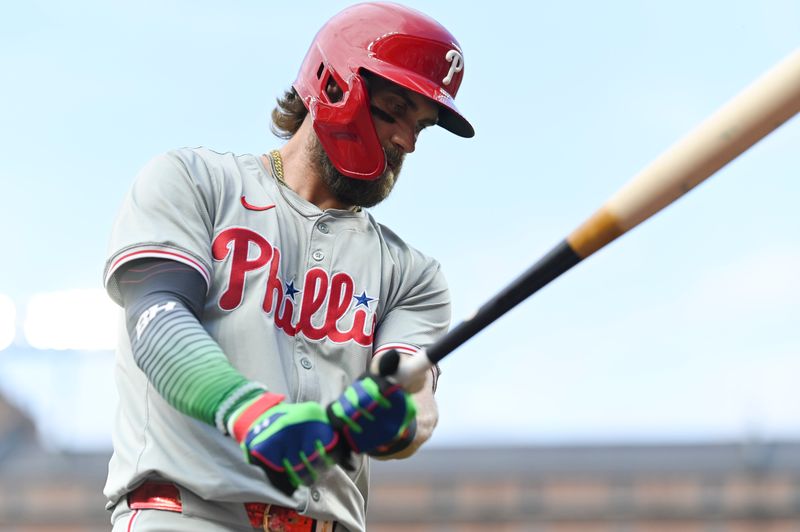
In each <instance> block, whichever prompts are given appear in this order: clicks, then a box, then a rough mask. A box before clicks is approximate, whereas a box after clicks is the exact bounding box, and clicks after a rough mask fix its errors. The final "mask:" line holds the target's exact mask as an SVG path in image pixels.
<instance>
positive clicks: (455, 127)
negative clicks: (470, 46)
mask: <svg viewBox="0 0 800 532" xmlns="http://www.w3.org/2000/svg"><path fill="white" fill-rule="evenodd" d="M376 62H379V63H380V66H379V68H378V67H376V68H374V69H372V68H369V66H366V67H363V68H364V69H365V70H367V71H369V72H370V73H371V74H373V75H375V76H378V77H381V78H384V79H387V80H389V81H391V82H392V83H396V84H397V85H400V86H401V87H404V88H406V89H408V90H410V91H413V92H416V93H417V94H419V95H421V96H424V97H426V98H428V99H429V100H432V101H433V102H434V103H436V104H437V105H438V106H439V120H438V121H437V124H438V125H439V126H441V127H443V128H444V129H446V130H447V131H449V132H451V133H453V134H455V135H458V136H459V137H464V138H471V137H474V136H475V129H474V128H473V127H472V124H470V123H469V121H468V120H467V119H466V118H464V116H463V115H462V114H461V112H460V111H459V110H458V107H456V103H455V101H454V100H453V97H452V96H451V95H450V94H449V93H448V92H447V91H445V90H443V89H442V88H441V87H440V86H439V85H437V84H435V83H432V82H431V81H430V80H429V79H428V78H426V77H424V76H421V75H419V74H416V73H414V72H411V71H409V70H406V69H404V68H400V67H396V66H394V65H391V64H389V63H386V62H383V61H377V60H376Z"/></svg>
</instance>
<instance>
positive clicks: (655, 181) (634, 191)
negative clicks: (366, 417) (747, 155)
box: [378, 49, 800, 389]
mask: <svg viewBox="0 0 800 532" xmlns="http://www.w3.org/2000/svg"><path fill="white" fill-rule="evenodd" d="M798 111H800V49H797V50H795V51H794V52H793V53H792V54H790V55H789V56H788V57H787V58H785V59H784V60H783V61H781V62H780V63H779V64H777V65H776V66H775V67H773V68H772V69H771V70H770V71H768V72H767V73H766V74H764V75H763V76H762V77H761V78H759V79H757V80H756V81H755V82H753V83H752V84H751V85H750V86H749V87H747V88H746V89H745V90H743V91H742V92H741V93H740V94H738V95H737V96H735V97H734V98H733V99H732V100H731V101H729V102H728V103H727V104H725V105H724V106H723V107H722V108H720V109H719V110H718V111H716V112H715V113H714V114H713V115H712V116H710V117H709V118H708V119H706V120H705V121H704V122H703V123H701V124H700V125H699V126H697V127H696V128H695V129H694V130H692V131H691V132H690V133H689V134H687V135H686V136H685V137H683V138H682V139H680V140H679V141H678V142H677V143H676V144H674V145H673V146H672V147H671V148H669V149H668V150H667V151H665V152H664V153H663V154H661V155H660V156H659V157H658V158H657V159H656V160H654V161H653V162H652V163H651V164H650V165H648V166H647V167H645V168H644V169H643V170H642V171H641V172H639V173H638V174H637V175H636V176H634V177H633V179H631V180H630V181H629V182H628V183H627V184H626V185H625V186H624V187H622V188H621V189H620V190H619V191H617V192H616V193H615V194H614V195H613V196H612V197H611V198H610V199H608V200H607V201H606V202H605V203H604V204H603V205H602V206H601V207H600V208H599V209H598V210H597V211H596V212H595V213H594V214H593V215H592V216H590V217H589V218H588V219H587V220H585V221H584V222H583V223H582V224H581V225H580V226H578V228H577V229H575V230H574V231H573V232H572V233H570V234H569V236H567V237H566V238H565V239H564V240H563V241H561V242H560V243H559V244H558V245H556V246H555V247H553V249H551V250H550V251H549V252H548V253H547V254H546V255H545V256H544V257H542V258H541V259H540V260H539V261H538V262H536V263H535V264H534V265H533V266H531V267H530V268H529V269H528V270H526V271H525V272H524V273H523V274H522V275H520V276H519V277H518V278H517V279H515V280H514V281H513V282H512V283H511V284H509V285H508V286H507V287H505V288H504V289H503V290H501V291H500V292H499V293H498V294H497V295H495V296H494V297H493V298H492V299H490V300H489V301H488V302H486V303H485V304H484V305H483V306H481V307H480V308H479V309H478V311H477V312H475V313H474V314H473V315H472V317H470V318H468V319H467V320H465V321H463V322H461V323H460V324H459V325H457V326H456V327H454V328H453V329H451V330H450V331H449V332H448V333H447V334H445V335H444V336H443V337H442V338H441V339H439V340H438V341H437V342H435V343H433V344H432V345H430V346H429V347H428V348H427V349H424V350H423V351H421V352H420V353H418V354H417V356H414V357H403V358H402V360H398V359H399V357H398V356H395V357H390V358H388V359H386V360H385V361H383V360H381V361H380V362H379V368H378V371H379V372H380V373H381V374H382V375H387V376H392V378H393V379H395V380H396V381H397V382H399V383H400V384H402V385H403V386H405V387H406V388H407V389H413V388H417V387H418V385H411V383H418V382H419V381H420V376H421V375H423V374H424V372H425V371H426V370H428V369H429V368H430V367H431V366H432V365H433V364H436V363H437V362H439V361H440V360H442V359H443V358H444V357H446V356H447V355H448V354H450V353H451V352H453V351H454V350H455V349H456V348H458V347H459V346H460V345H462V344H463V343H464V342H466V341H467V340H469V339H470V338H472V337H473V336H475V335H476V334H478V333H479V332H480V331H481V330H483V329H484V328H485V327H486V326H488V325H489V324H491V323H492V322H494V321H495V320H497V319H498V318H500V317H501V316H502V315H503V314H505V313H506V312H508V311H509V310H511V309H512V308H514V307H515V306H517V305H518V304H519V303H521V302H522V301H523V300H525V299H527V298H528V297H529V296H531V295H532V294H534V293H535V292H536V291H538V290H539V289H540V288H542V287H544V286H545V285H547V284H548V283H549V282H550V281H552V280H553V279H555V278H556V277H558V276H559V275H561V274H562V273H564V272H566V271H567V270H569V269H570V268H572V267H573V266H575V265H576V264H578V263H579V262H581V261H582V260H583V259H585V258H587V257H588V256H589V255H591V254H593V253H594V252H596V251H597V250H599V249H601V248H603V247H604V246H606V245H607V244H609V243H610V242H612V241H614V240H615V239H617V238H619V237H620V236H622V235H624V234H625V233H627V232H628V231H630V230H631V229H633V228H634V227H636V226H637V225H639V224H640V223H642V222H643V221H645V220H647V219H648V218H650V217H651V216H653V215H654V214H656V213H658V212H659V211H661V210H662V209H663V208H665V207H666V206H668V205H669V204H671V203H672V202H674V201H675V200H677V199H678V198H680V197H681V196H683V195H684V194H686V193H687V192H689V191H690V190H691V189H693V188H694V187H696V186H697V185H698V184H700V183H701V182H703V181H704V180H705V179H707V178H708V177H710V176H711V175H713V174H714V173H715V172H716V171H717V170H719V169H720V168H722V167H723V166H725V165H726V164H727V163H729V162H730V161H732V160H733V159H735V158H736V157H737V156H739V155H740V154H741V153H742V152H744V151H745V150H747V149H749V148H750V147H752V146H753V145H754V144H755V143H756V142H758V141H759V140H761V139H762V138H764V137H765V136H766V135H767V134H768V133H770V132H771V131H773V130H774V129H776V128H777V127H778V126H780V125H781V124H783V123H784V122H785V121H787V120H788V119H789V118H791V117H792V116H794V115H795V114H797V112H798ZM384 358H385V357H384ZM392 359H394V360H392Z"/></svg>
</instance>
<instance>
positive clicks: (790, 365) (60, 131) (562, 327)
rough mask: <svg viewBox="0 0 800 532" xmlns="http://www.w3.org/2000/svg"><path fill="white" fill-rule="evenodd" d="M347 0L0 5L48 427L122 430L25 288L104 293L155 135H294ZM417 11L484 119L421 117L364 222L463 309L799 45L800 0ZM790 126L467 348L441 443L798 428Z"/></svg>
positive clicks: (29, 386)
mask: <svg viewBox="0 0 800 532" xmlns="http://www.w3.org/2000/svg"><path fill="white" fill-rule="evenodd" d="M346 5H349V2H336V1H328V2H322V1H319V2H296V3H294V4H292V9H294V10H295V11H296V12H295V13H291V12H289V10H288V9H281V8H280V7H278V5H276V4H274V3H268V2H254V1H251V2H228V3H225V4H224V6H223V5H222V4H219V3H217V2H205V1H193V2H189V1H167V2H163V1H160V2H154V1H150V2H148V1H143V2H135V3H121V2H99V1H98V2H90V1H77V2H70V3H63V2H16V3H14V4H12V5H11V6H10V7H7V8H6V10H5V12H4V16H3V17H2V20H0V72H2V76H3V82H2V84H0V182H2V190H3V193H2V194H0V221H1V222H2V227H4V228H5V229H4V231H3V235H4V246H3V248H2V263H3V275H2V276H0V293H3V294H7V295H8V296H10V297H11V298H12V299H13V300H14V302H15V303H16V306H17V311H18V314H19V320H20V325H19V327H18V329H19V330H18V334H17V339H16V343H15V347H12V348H11V349H7V350H6V351H3V352H0V389H2V390H5V393H7V394H8V395H9V396H11V397H12V398H13V399H14V401H15V402H17V403H19V404H20V405H22V406H23V407H24V408H26V409H28V410H29V411H31V412H32V413H34V414H35V415H36V416H37V417H38V418H39V419H41V420H49V421H52V420H53V419H55V418H58V419H59V422H58V423H57V425H58V426H59V427H62V429H59V430H63V434H62V435H61V436H59V437H58V438H57V440H58V442H61V443H57V444H56V446H59V445H62V446H67V447H76V448H89V447H93V448H94V447H100V448H102V447H103V446H106V445H108V435H107V433H108V426H109V422H108V420H109V418H110V416H111V411H112V404H113V386H112V385H111V382H110V379H111V358H112V355H111V353H103V352H101V353H77V352H72V351H58V352H51V351H48V352H45V351H35V350H30V349H25V340H24V337H23V335H22V326H21V323H22V321H23V320H24V318H25V313H26V306H27V304H28V302H29V300H30V298H31V297H32V296H33V295H34V294H36V293H39V292H49V291H57V290H67V289H91V288H94V289H97V288H99V287H100V286H101V273H102V269H103V263H104V260H105V253H106V244H107V239H108V235H109V231H110V227H111V223H112V221H113V218H114V215H115V212H116V210H117V208H118V206H119V203H120V201H121V200H122V197H123V195H124V194H125V192H126V190H127V188H128V187H129V186H130V183H131V181H132V179H133V176H134V175H135V173H136V171H137V170H138V169H139V168H140V167H141V166H142V165H143V164H144V163H145V162H146V161H147V160H148V159H150V158H151V157H153V156H154V155H156V154H158V153H161V152H163V151H166V150H169V149H172V148H174V147H180V146H198V145H203V146H207V147H210V148H213V149H215V150H217V151H234V152H238V153H245V152H249V153H262V152H265V151H268V150H269V149H272V148H275V147H277V146H279V145H280V142H279V140H278V139H276V138H275V137H273V136H272V135H271V134H270V132H269V127H268V126H269V122H268V116H269V112H270V110H271V109H272V106H273V102H274V98H275V97H276V96H278V95H279V94H280V93H281V91H282V90H283V89H285V88H286V87H288V86H289V85H290V83H291V82H292V81H293V79H294V76H295V74H296V70H297V67H298V66H299V63H300V61H301V59H302V57H303V55H304V54H305V51H306V49H307V47H308V45H309V43H310V40H311V38H312V36H313V35H314V33H315V32H316V30H317V29H318V28H319V26H320V25H321V24H322V23H323V22H324V21H325V20H327V19H328V18H329V17H330V16H332V15H333V14H334V13H335V12H337V11H338V10H339V9H341V8H343V7H344V6H346ZM407 5H410V6H412V7H416V8H418V9H421V10H423V11H425V12H427V13H428V14H430V15H432V16H433V17H434V18H437V19H438V20H440V21H441V22H442V23H443V24H445V25H446V26H447V27H448V28H449V29H450V30H451V31H452V32H453V33H454V34H455V35H456V36H457V37H458V39H459V41H460V42H461V45H462V47H463V49H464V55H465V78H464V83H463V85H462V88H461V92H460V93H459V95H458V98H457V102H458V105H459V107H460V108H461V110H462V111H463V113H464V114H465V115H466V116H467V117H468V118H469V119H470V120H471V122H472V123H473V125H474V126H475V129H476V131H477V135H476V136H475V138H474V139H471V140H464V139H460V138H457V137H455V136H452V135H449V134H447V133H446V132H445V131H443V130H437V131H426V132H425V133H424V134H423V136H422V137H421V139H420V141H419V143H418V149H417V152H416V153H414V154H413V155H412V156H410V157H409V158H408V160H407V163H406V165H405V167H404V172H403V175H402V177H401V179H400V182H399V184H398V186H397V188H396V190H395V192H394V193H393V195H392V197H391V198H390V199H389V200H387V202H386V203H385V204H384V205H381V206H379V207H377V208H376V209H374V214H375V215H376V217H377V218H378V219H379V220H381V221H382V222H383V223H385V224H386V225H389V226H390V227H392V228H393V229H394V230H395V231H396V232H398V233H399V234H401V235H402V236H404V237H405V238H406V240H408V241H409V242H411V243H412V244H414V245H415V246H416V247H418V248H420V249H421V250H423V251H425V252H427V253H429V254H431V255H434V256H435V257H436V258H437V259H439V261H440V262H441V263H442V266H443V268H444V271H445V273H446V274H447V276H448V279H449V282H450V286H451V291H452V297H453V306H454V322H456V321H458V320H459V319H460V317H462V316H466V315H468V314H469V313H470V312H471V311H472V309H474V308H476V307H477V306H479V305H480V304H481V303H483V302H484V301H486V300H487V299H488V298H489V297H491V296H492V295H493V294H494V293H495V292H496V291H497V290H498V289H500V288H501V287H503V286H504V285H505V284H507V283H508V282H509V281H511V280H512V279H513V278H514V277H515V276H516V275H517V274H519V273H520V272H521V271H523V270H524V269H525V268H526V267H527V266H528V265H530V264H531V263H532V262H533V261H535V260H536V259H538V258H539V257H540V256H541V255H542V254H544V253H545V252H546V251H547V250H548V249H549V248H550V247H552V245H554V244H555V243H557V242H558V241H559V240H561V239H562V238H563V237H564V236H565V235H566V234H568V233H569V232H570V231H571V230H572V229H573V228H574V227H575V226H577V225H578V224H579V223H580V222H581V221H582V220H583V219H584V218H586V217H587V216H588V215H589V214H591V212H593V211H594V210H595V209H596V208H597V207H598V206H599V205H600V204H602V203H603V201H605V199H606V198H607V197H609V196H610V195H611V194H612V193H613V192H614V191H616V190H617V189H618V188H619V187H620V186H622V185H623V184H624V183H625V182H626V181H627V180H628V179H629V178H630V177H632V176H633V175H634V174H636V173H637V172H638V171H639V170H640V169H641V168H643V167H644V166H645V165H647V164H648V163H649V162H650V161H652V160H653V159H654V158H655V157H657V156H658V155H659V154H660V153H661V152H663V151H664V150H665V149H667V148H668V147H669V146H670V145H671V144H672V143H673V142H675V141H676V140H678V139H679V138H680V137H682V136H683V135H684V134H686V133H687V132H688V131H690V130H691V129H692V128H693V127H694V126H696V125H697V124H699V123H700V122H701V121H702V120H703V119H704V118H706V117H707V116H709V115H710V114H711V113H712V112H713V111H714V110H716V109H717V108H719V107H720V106H721V105H722V104H723V103H724V102H726V101H727V100H728V99H729V98H731V97H732V96H734V95H735V94H736V93H738V92H739V91H740V90H741V89H742V88H744V87H745V86H746V85H748V84H749V83H750V82H751V81H753V80H754V79H756V78H757V77H758V76H759V75H760V74H761V73H763V72H764V71H766V70H767V69H768V68H770V67H771V66H772V65H774V64H775V63H777V62H778V61H779V60H780V59H781V58H783V57H785V56H786V55H788V54H789V53H790V52H791V51H792V50H794V49H795V48H797V46H798V32H797V28H798V27H800V4H797V3H796V2H791V1H764V2H749V1H748V2H744V1H733V2H731V1H725V2H723V1H708V2H689V1H684V0H681V1H676V2H633V1H628V2H603V3H600V2H597V3H594V2H576V1H571V2H548V3H542V2H531V3H528V4H526V5H521V4H519V3H518V2H493V3H491V5H489V4H480V5H476V6H474V7H473V6H468V5H467V4H464V3H463V2H435V3H433V2H427V3H426V2H417V1H414V2H407ZM798 145H800V121H798V120H797V119H795V120H793V121H790V122H789V123H787V124H786V125H784V126H783V127H782V128H781V129H779V130H777V131H776V132H775V133H773V134H772V135H771V136H770V137H768V138H767V139H765V140H764V141H762V142H761V143H759V144H758V145H756V146H755V147H754V148H752V149H751V150H749V151H748V152H746V153H745V154H744V155H742V156H741V157H740V158H739V159H737V160H736V161H734V162H733V163H731V164H730V165H729V166H727V167H726V168H724V169H723V170H722V171H720V172H719V173H718V174H717V175H715V176H714V177H713V178H711V180H709V181H708V182H706V183H704V184H703V185H701V186H700V187H698V189H697V190H696V191H694V192H693V193H692V194H690V195H689V196H687V197H686V198H684V199H682V200H681V201H680V202H679V203H677V204H675V205H673V206H671V207H670V208H669V209H668V210H666V211H665V212H663V213H662V214H660V215H659V216H657V217H656V218H654V219H652V220H650V221H648V222H647V223H645V224H643V225H642V226H640V227H638V228H636V229H635V230H634V231H632V232H631V233H630V234H628V235H626V236H625V237H623V238H622V239H620V240H619V241H617V242H615V243H613V244H611V245H610V246H608V248H606V249H604V250H602V251H600V252H599V253H597V254H596V255H595V256H593V257H591V258H590V259H588V260H587V261H585V262H584V263H582V264H580V265H579V266H578V267H576V268H575V269H574V270H573V271H570V272H568V273H567V274H565V275H564V276H563V277H562V278H560V279H558V280H557V281H556V282H554V283H553V284H552V285H550V286H548V287H547V288H545V289H544V290H542V291H541V292H540V293H538V294H537V295H535V296H534V297H533V298H531V299H530V300H528V301H526V302H525V303H524V304H523V305H521V306H520V307H519V308H517V309H515V310H513V311H512V312H511V313H509V315H508V316H506V317H505V318H503V319H502V320H501V321H500V322H498V323H496V324H494V325H493V326H491V327H490V328H488V329H487V330H486V331H484V332H483V333H482V334H481V335H480V336H479V337H477V338H475V339H473V340H472V341H470V342H469V343H467V344H466V345H465V346H463V347H462V348H461V349H459V350H458V351H456V352H455V353H453V354H452V355H451V356H450V357H449V358H448V359H446V360H445V361H444V362H443V364H442V366H443V370H444V376H443V377H442V382H441V387H440V392H439V395H438V397H439V402H440V407H441V422H440V426H439V429H438V431H437V434H436V435H435V437H434V440H433V442H432V444H435V445H445V444H447V445H450V444H473V443H515V444H516V443H553V442H592V441H630V440H636V441H661V440H698V439H701V440H702V439H705V440H708V439H720V438H741V437H745V436H753V435H760V436H763V437H798V436H800V407H798V404H799V402H798V392H797V387H796V385H795V381H796V379H795V378H794V376H795V375H797V374H798V373H800V334H799V333H798V331H799V330H800V274H798V272H800V241H799V240H798V234H800V218H798V216H797V204H798V201H800V184H798V183H800V180H798V177H799V174H800V150H798V148H797V146H798ZM48 383H49V384H48ZM54 383H58V385H57V386H55V385H54ZM77 412H80V414H78V413H77ZM71 418H75V419H76V421H75V423H78V421H77V419H78V418H80V422H79V423H78V425H77V426H78V429H75V428H74V427H75V426H76V425H75V424H72V423H70V419H71Z"/></svg>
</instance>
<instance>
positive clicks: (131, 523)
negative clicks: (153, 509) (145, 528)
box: [128, 510, 139, 532]
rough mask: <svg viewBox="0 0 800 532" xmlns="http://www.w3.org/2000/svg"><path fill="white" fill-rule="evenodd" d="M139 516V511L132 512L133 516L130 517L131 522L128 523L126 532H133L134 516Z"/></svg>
mask: <svg viewBox="0 0 800 532" xmlns="http://www.w3.org/2000/svg"><path fill="white" fill-rule="evenodd" d="M137 515H139V510H134V511H133V514H132V515H131V520H130V521H128V532H131V530H133V522H134V521H136V516H137Z"/></svg>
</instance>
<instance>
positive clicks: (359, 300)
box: [353, 290, 377, 310]
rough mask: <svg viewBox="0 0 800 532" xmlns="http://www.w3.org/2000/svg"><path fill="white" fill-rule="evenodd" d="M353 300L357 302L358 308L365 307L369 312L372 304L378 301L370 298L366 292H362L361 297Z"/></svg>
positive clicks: (354, 297) (355, 297)
mask: <svg viewBox="0 0 800 532" xmlns="http://www.w3.org/2000/svg"><path fill="white" fill-rule="evenodd" d="M353 299H355V300H356V301H357V303H356V306H359V305H364V306H365V307H367V310H369V304H370V302H372V301H377V299H375V298H374V297H369V296H368V295H367V291H366V290H364V291H363V292H361V295H360V296H353Z"/></svg>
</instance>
